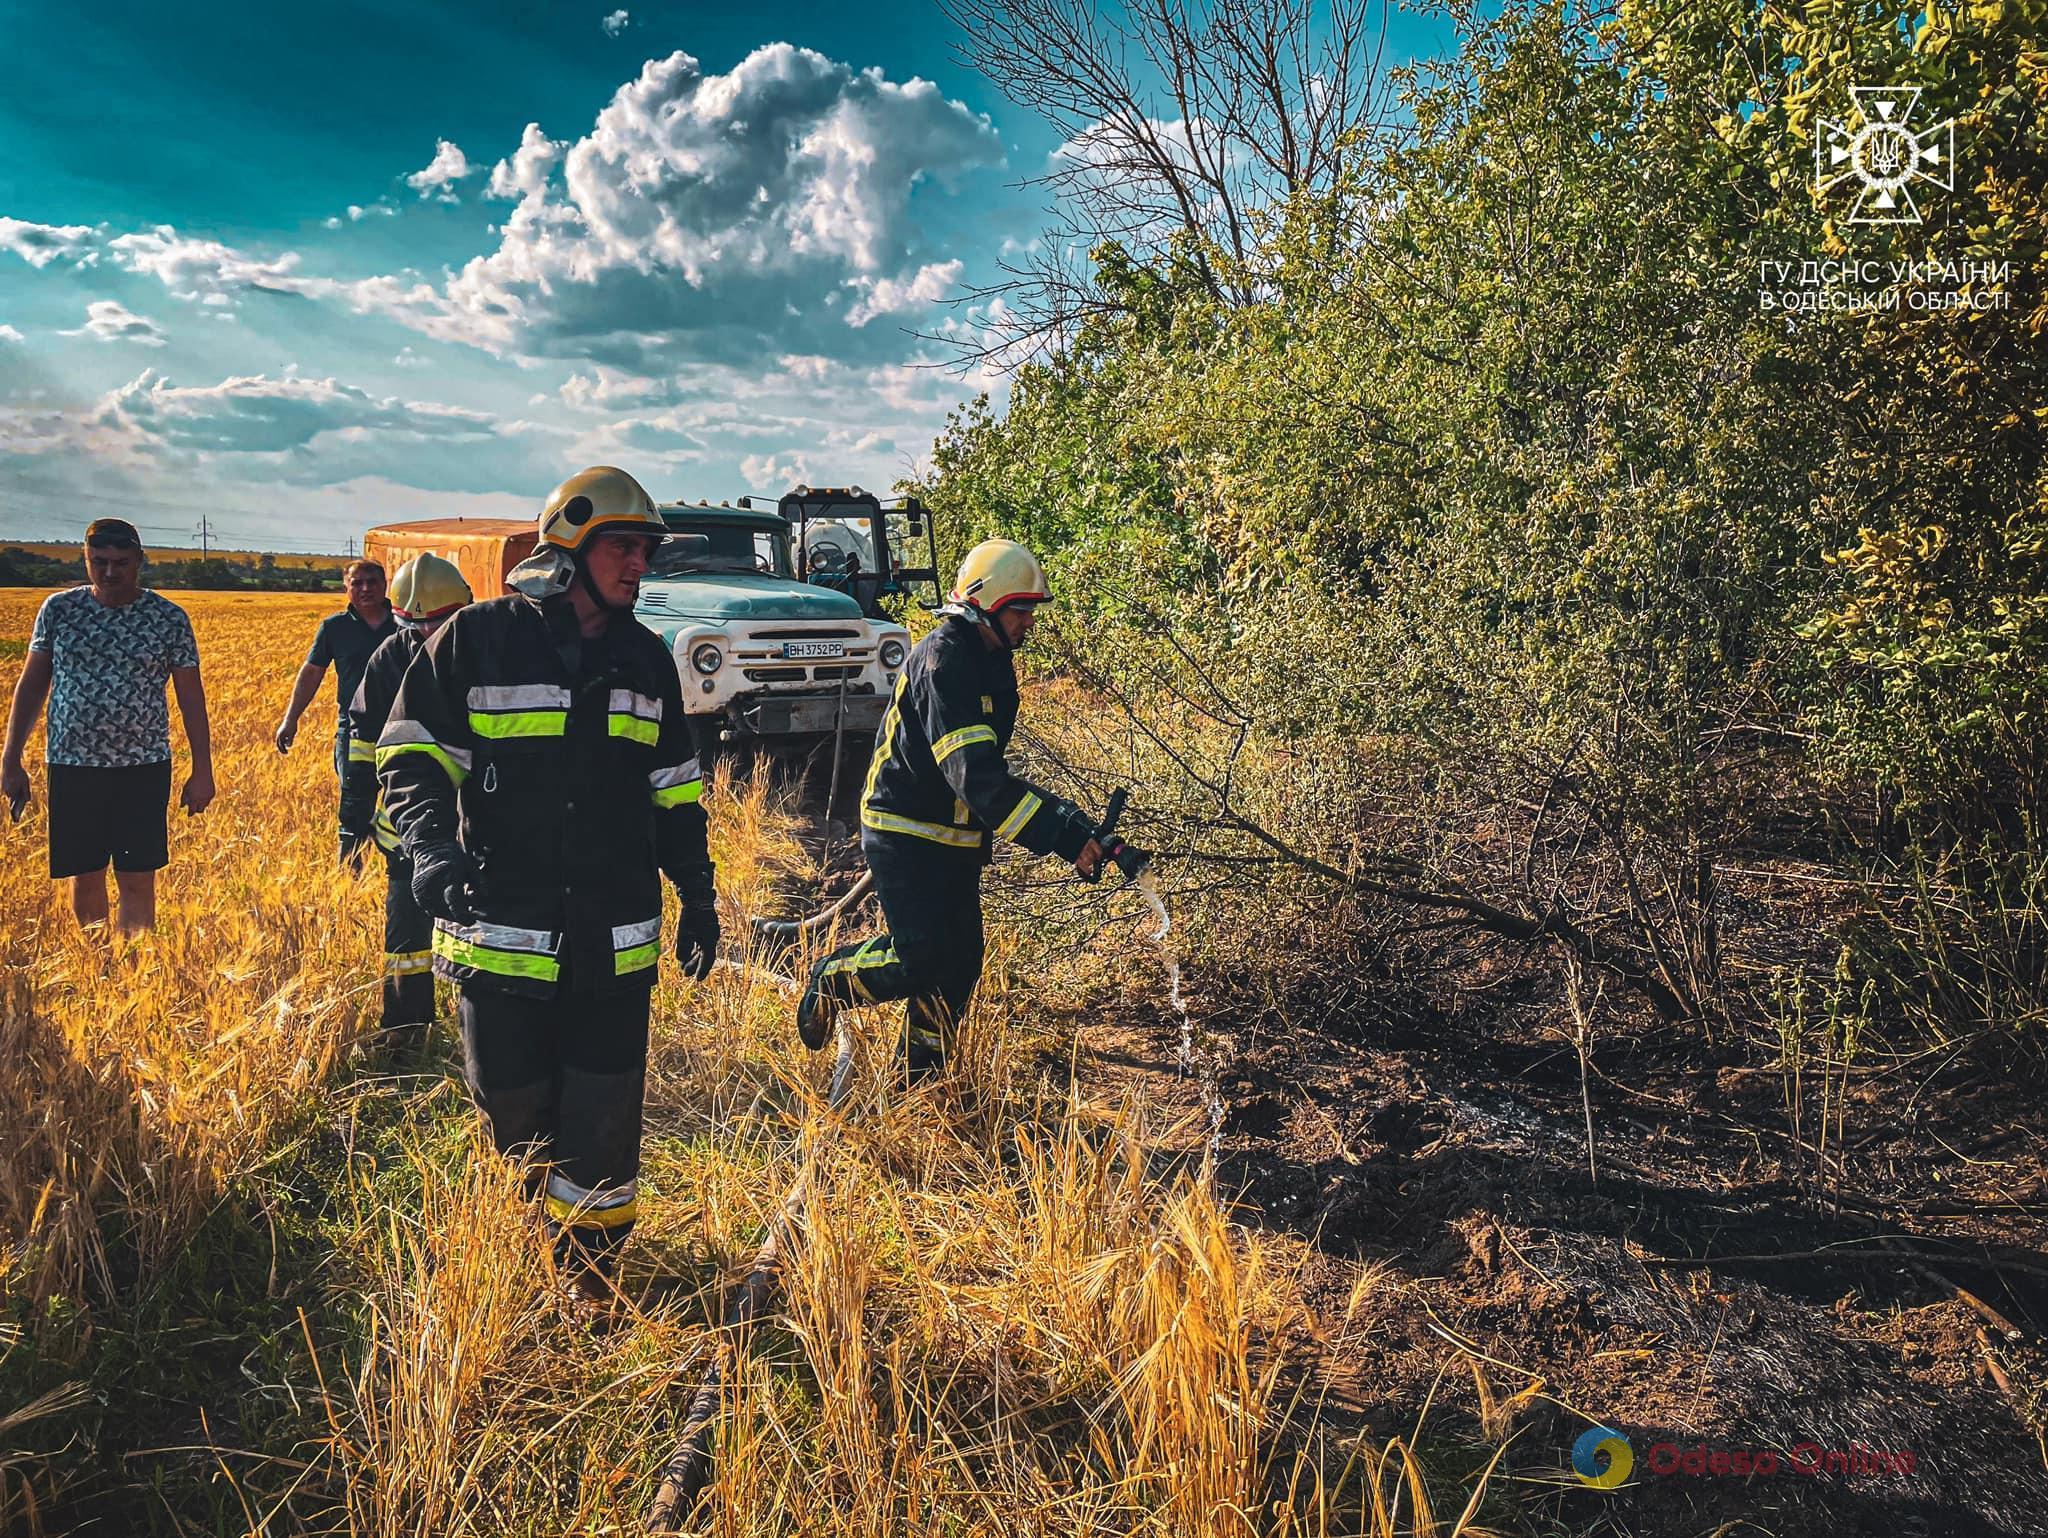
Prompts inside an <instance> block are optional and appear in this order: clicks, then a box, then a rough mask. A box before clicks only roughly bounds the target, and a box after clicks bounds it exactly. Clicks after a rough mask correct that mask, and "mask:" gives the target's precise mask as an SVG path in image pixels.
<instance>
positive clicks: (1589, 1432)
mask: <svg viewBox="0 0 2048 1538" xmlns="http://www.w3.org/2000/svg"><path fill="white" fill-rule="evenodd" d="M1635 1466H1636V1455H1635V1449H1634V1448H1632V1447H1630V1446H1629V1445H1628V1438H1627V1437H1625V1436H1623V1435H1622V1434H1621V1433H1620V1432H1619V1431H1616V1430H1615V1429H1614V1428H1613V1427H1612V1426H1589V1427H1587V1428H1586V1430H1585V1431H1584V1432H1583V1433H1582V1434H1581V1435H1580V1437H1579V1439H1578V1441H1576V1442H1574V1443H1572V1472H1573V1473H1575V1474H1577V1475H1578V1476H1579V1478H1580V1479H1582V1480H1583V1481H1585V1482H1586V1483H1587V1484H1589V1485H1591V1486H1592V1487H1593V1488H1594V1489H1596V1490H1612V1489H1613V1488H1614V1487H1615V1486H1616V1485H1618V1484H1620V1483H1621V1482H1622V1481H1623V1480H1624V1479H1627V1478H1628V1476H1629V1475H1630V1474H1631V1473H1632V1472H1633V1471H1634V1469H1635Z"/></svg>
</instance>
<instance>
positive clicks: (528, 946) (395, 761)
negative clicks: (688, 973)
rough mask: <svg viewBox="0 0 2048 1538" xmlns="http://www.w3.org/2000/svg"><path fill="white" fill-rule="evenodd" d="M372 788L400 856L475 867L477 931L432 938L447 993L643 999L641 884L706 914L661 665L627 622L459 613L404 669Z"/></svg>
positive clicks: (466, 927)
mask: <svg viewBox="0 0 2048 1538" xmlns="http://www.w3.org/2000/svg"><path fill="white" fill-rule="evenodd" d="M377 778H378V780H379V782H380V783H381V784H382V786H383V790H384V804H385V806H386V808H387V809H388V810H389V811H390V814H391V820H392V821H393V823H395V824H396V825H397V827H398V830H399V833H400V834H401V836H402V837H403V838H404V840H405V847H406V851H407V853H408V854H410V855H412V857H413V858H414V859H415V860H420V859H422V858H423V857H424V856H425V855H426V854H427V853H428V851H431V850H434V849H436V848H437V847H441V846H446V845H448V844H451V843H456V842H458V841H459V842H460V844H461V846H462V848H463V849H464V850H465V851H467V852H468V854H469V855H470V857H471V858H472V859H473V860H474V861H475V862H476V863H477V865H478V866H479V867H480V870H481V875H480V876H479V878H478V879H477V882H476V891H477V898H476V902H475V907H476V909H477V911H478V914H479V915H480V917H479V921H478V922H476V923H473V924H458V923H453V922H450V921H447V920H441V919H437V920H436V921H435V924H434V969H435V971H437V972H438V973H440V974H441V975H442V976H444V977H447V978H450V979H452V980H454V981H455V982H458V983H460V984H462V985H463V986H464V987H465V988H484V989H495V990H498V991H501V992H506V993H519V994H527V995H531V996H539V997H551V996H553V994H554V993H555V992H556V990H557V985H558V984H559V983H561V981H562V980H563V978H564V976H565V975H566V977H567V979H568V981H569V984H570V986H572V987H573V988H575V989H577V990H579V991H593V992H609V991H613V990H616V989H619V988H623V987H628V986H635V985H638V986H647V985H650V984H652V983H653V981H654V977H655V968H656V962H657V961H658V960H659V958H660V953H661V881H660V876H659V875H658V874H657V871H660V872H665V873H666V874H667V875H668V877H669V879H670V880H672V881H674V882H675V883H676V885H677V886H678V887H679V888H680V889H681V891H682V894H683V898H684V902H685V904H686V905H688V904H690V903H709V902H711V901H713V900H714V899H713V894H712V886H711V859H710V855H709V853H708V851H707V848H706V843H705V819H704V809H703V807H702V806H701V805H700V804H699V797H700V796H701V794H702V792H703V782H702V779H701V778H700V776H699V773H698V768H697V758H696V751H695V747H694V739H693V737H692V735H691V731H690V724H689V722H688V721H687V720H686V719H685V718H684V715H683V699H682V690H681V687H680V685H679V684H678V682H677V679H676V669H675V664H674V663H673V662H672V661H671V660H670V659H669V655H668V651H667V648H665V647H664V646H663V645H662V644H661V642H660V641H659V640H658V639H656V637H655V636H654V634H653V632H651V631H649V630H648V629H647V628H646V627H645V626H643V625H641V624H640V623H639V622H638V621H637V620H635V619H633V618H632V616H630V615H627V614H621V615H617V616H615V617H614V618H613V620H612V622H611V625H610V626H609V628H608V629H607V630H606V631H605V633H604V634H603V635H601V636H597V637H595V638H591V639H587V640H586V639H584V638H583V637H581V636H580V635H579V634H578V632H577V627H576V617H575V611H574V609H572V608H571V607H570V604H569V601H568V599H567V598H566V597H561V596H557V597H553V598H550V599H547V600H544V601H543V602H541V603H536V602H535V601H534V600H533V599H531V598H526V597H522V596H519V595H513V596H511V597H506V598H495V599H491V600H490V601H488V602H485V603H478V604H471V605H470V606H469V607H467V608H464V609H461V610H459V611H458V612H457V613H456V614H455V615H454V616H453V617H452V618H451V619H450V620H449V621H448V622H447V623H446V624H445V625H443V626H442V627H441V628H440V630H438V631H436V632H435V634H434V637H433V639H432V640H430V641H429V642H427V644H426V646H425V648H424V649H423V650H422V651H421V652H420V655H419V657H418V659H417V660H416V661H415V662H414V663H413V665H412V666H411V667H410V668H408V669H407V670H406V673H405V677H404V681H403V682H402V683H401V684H400V685H399V688H398V698H397V702H396V703H395V704H394V705H393V707H392V710H391V716H390V719H389V720H388V721H386V723H385V725H384V730H383V732H382V733H381V734H380V735H379V736H378V739H377Z"/></svg>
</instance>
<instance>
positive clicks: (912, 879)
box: [796, 539, 1145, 1082]
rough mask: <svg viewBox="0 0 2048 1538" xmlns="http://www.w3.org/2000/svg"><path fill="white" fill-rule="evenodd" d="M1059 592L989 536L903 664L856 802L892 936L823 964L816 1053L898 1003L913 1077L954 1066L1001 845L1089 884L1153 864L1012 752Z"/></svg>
mask: <svg viewBox="0 0 2048 1538" xmlns="http://www.w3.org/2000/svg"><path fill="white" fill-rule="evenodd" d="M1051 597H1052V594H1051V592H1050V591H1049V590H1048V588H1047V586H1046V581H1045V571H1044V568H1043V567H1041V566H1040V565H1039V564H1038V561H1037V559H1036V558H1035V557H1034V556H1033V555H1032V554H1031V552H1030V551H1029V550H1026V549H1025V548H1024V547H1023V546H1022V545H1020V544H1017V543H1016V542H1015V541H1013V540H1007V539H991V540H985V541H983V542H982V543H981V544H979V545H976V546H975V547H974V549H972V550H970V551H969V552H968V553H967V559H966V560H964V561H963V562H961V564H960V573H959V576H958V577H957V578H956V579H955V580H954V583H953V590H952V592H951V594H950V595H949V597H948V601H947V603H946V604H945V606H944V607H943V608H941V609H940V611H939V612H940V613H941V614H943V615H944V616H946V617H945V618H944V619H943V620H942V621H941V622H940V624H939V626H938V628H936V629H935V630H933V631H932V632H931V634H929V635H927V636H926V637H925V638H924V639H923V640H922V641H920V642H918V643H917V645H916V647H915V648H913V649H912V651H911V653H910V657H909V659H908V660H907V661H906V662H905V663H904V667H903V672H902V673H901V674H900V675H899V676H898V678H897V682H896V695H895V698H894V699H893V700H892V701H891V702H890V705H889V709H888V712H887V713H886V714H885V715H884V716H883V718H882V724H881V726H880V728H879V729H878V731H877V733H876V737H875V753H874V758H873V761H872V762H871V763H870V765H869V767H868V777H867V784H866V787H865V788H864V789H863V790H862V792H861V799H860V821H861V851H862V853H863V854H865V855H866V856H867V862H868V869H869V870H870V871H872V872H873V873H874V878H875V895H876V897H877V898H879V899H880V901H881V904H882V916H883V918H884V920H885V921H886V923H887V924H888V933H887V934H883V935H877V936H875V937H874V938H873V939H869V940H864V941H861V942H859V943H857V944H853V945H848V946H844V947H842V948H841V949H839V950H837V951H834V952H833V953H832V954H831V955H829V956H827V957H825V958H824V959H823V960H822V961H820V962H819V963H818V964H817V966H816V967H815V968H814V969H813V970H812V972H811V977H810V982H809V985H808V986H807V987H806V988H805V990H804V994H803V997H802V999H801V1000H800V1001H799V1002H798V1004H797V1017H796V1019H797V1033H798V1035H799V1036H800V1037H802V1039H803V1043H804V1045H805V1046H807V1047H809V1048H811V1049H812V1050H814V1051H815V1050H816V1049H817V1048H819V1047H821V1046H823V1045H824V1044H825V1040H826V1038H827V1037H828V1036H829V1035H830V1034H831V1030H832V1024H833V1020H834V1018H835V1016H836V1014H837V1012H838V1010H839V1009H840V1008H842V1007H845V1006H848V1005H862V1004H881V1003H886V1002H888V1001H890V1000H894V999H902V1000H905V1001H906V1004H905V1009H904V1030H903V1040H902V1062H903V1067H904V1071H905V1075H906V1077H907V1078H908V1079H909V1080H910V1081H912V1082H915V1081H917V1080H919V1079H922V1078H925V1077H926V1076H928V1075H930V1074H932V1073H934V1072H935V1071H937V1070H938V1069H939V1068H940V1067H942V1066H943V1065H944V1062H945V1059H946V1054H947V1052H948V1051H949V1050H950V1049H951V1047H952V1042H953V1034H954V1029H955V1027H956V1026H957V1025H958V1023H959V1020H960V1017H961V1015H962V1014H963V1013H964V1012H965V1010H966V1008H967V1002H968V1000H969V999H970V998H971V997H972V996H973V993H974V987H975V984H976V983H977V982H978V981H979V980H980V978H981V963H982V925H981V869H982V867H983V866H984V865H986V864H987V863H988V862H989V859H990V857H991V846H992V842H993V840H994V839H995V838H1004V839H1010V840H1013V841H1014V842H1016V843H1018V844H1020V845H1022V846H1023V847H1024V848H1026V849H1028V850H1030V851H1031V852H1032V853H1033V854H1040V855H1044V854H1056V855H1058V856H1059V857H1060V858H1061V859H1063V860H1068V861H1071V862H1072V863H1073V866H1074V868H1075V870H1077V871H1079V872H1080V873H1081V875H1082V876H1084V877H1086V878H1088V879H1089V880H1093V879H1094V878H1095V875H1096V873H1097V871H1098V870H1099V869H1100V867H1101V864H1102V861H1103V859H1104V858H1105V856H1108V857H1109V858H1112V859H1115V860H1117V861H1118V863H1119V864H1120V865H1121V866H1122V867H1123V868H1124V869H1125V870H1126V872H1127V873H1128V872H1134V871H1136V870H1138V869H1139V868H1141V867H1142V865H1143V862H1144V858H1145V857H1144V855H1143V854H1142V852H1140V851H1138V850H1135V849H1132V848H1131V847H1130V846H1129V845H1126V844H1124V843H1122V842H1121V841H1120V840H1117V841H1113V843H1112V847H1111V848H1109V849H1107V850H1105V848H1104V847H1103V845H1102V843H1100V842H1099V841H1098V840H1097V839H1096V838H1095V837H1094V828H1095V826H1096V823H1095V820H1094V819H1093V818H1091V817H1089V816H1088V815H1087V814H1086V813H1084V812H1083V811H1082V810H1081V809H1080V808H1079V807H1077V806H1075V805H1074V804H1073V803H1072V802H1071V801H1063V800H1061V799H1060V798H1059V797H1057V796H1054V795H1052V794H1050V793H1048V792H1046V791H1043V790H1040V789H1038V788H1037V787H1035V786H1033V785H1029V784H1027V783H1025V782H1024V781H1023V780H1020V779H1018V778H1017V777H1016V776H1015V775H1013V774H1011V773H1010V770H1009V766H1008V765H1007V764H1006V763H1005V762H1004V760H1003V750H1004V748H1005V747H1007V746H1008V744H1009V741H1010V733H1011V731H1012V730H1013V729H1014V728H1015V726H1016V724H1017V674H1016V669H1015V667H1014V666H1013V664H1012V660H1011V659H1012V657H1013V655H1014V654H1015V652H1016V650H1017V648H1018V647H1019V646H1021V645H1022V644H1023V642H1024V638H1025V637H1026V636H1027V635H1029V634H1030V633H1031V627H1032V625H1033V624H1035V623H1036V621H1037V613H1038V606H1039V605H1040V604H1042V603H1046V602H1049V601H1050V599H1051Z"/></svg>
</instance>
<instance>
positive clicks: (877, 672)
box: [633, 502, 910, 747]
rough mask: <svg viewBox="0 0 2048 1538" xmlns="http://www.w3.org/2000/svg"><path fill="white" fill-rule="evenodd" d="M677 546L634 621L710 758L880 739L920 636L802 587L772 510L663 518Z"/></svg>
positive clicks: (704, 509)
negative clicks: (775, 745) (670, 677)
mask: <svg viewBox="0 0 2048 1538" xmlns="http://www.w3.org/2000/svg"><path fill="white" fill-rule="evenodd" d="M659 510H660V513H661V517H662V521H663V522H664V523H666V524H667V525H668V527H669V533H670V538H669V539H668V540H667V541H666V542H665V543H664V544H663V545H662V546H661V548H660V549H659V550H657V551H656V552H655V558H654V568H653V570H652V571H650V572H649V573H648V574H647V576H646V577H645V578H644V579H642V581H641V583H640V598H639V602H638V603H637V604H635V605H634V611H633V612H634V615H635V617H636V618H638V619H639V621H640V622H641V623H642V624H643V625H645V626H647V627H648V629H650V630H652V631H654V633H655V634H656V635H658V636H660V637H661V639H662V641H663V643H664V644H665V645H667V647H668V649H669V652H670V655H672V656H673V657H674V658H675V662H676V671H677V673H678V674H679V675H680V676H681V678H682V685H683V701H684V706H685V709H686V710H687V711H688V713H689V715H690V718H691V724H692V725H693V726H694V727H695V728H696V730H697V739H698V741H699V743H700V744H702V745H704V746H707V747H708V746H711V745H713V744H715V743H719V742H739V741H746V740H755V741H766V742H777V741H798V740H803V739H811V740H815V739H817V738H820V737H826V736H831V735H834V734H835V733H837V734H841V735H842V736H843V737H844V738H845V739H846V740H849V741H859V740H862V739H864V738H868V737H872V736H873V735H874V732H875V728H876V727H877V726H878V725H880V723H881V719H882V713H883V711H884V710H885V709H887V707H888V703H889V699H890V697H891V696H892V695H893V694H894V692H895V688H896V678H897V675H898V674H899V673H900V672H901V671H902V668H903V661H904V658H905V657H907V656H908V655H909V654H910V633H909V632H908V631H907V630H905V629H904V628H903V627H902V626H901V625H898V624H896V623H895V622H894V621H893V620H890V619H888V618H886V617H882V618H876V617H874V616H871V615H868V614H865V613H863V612H862V606H861V603H860V601H859V599H858V598H856V597H855V596H853V595H852V594H850V593H846V592H841V591H835V590H834V589H832V588H828V587H819V586H816V585H814V584H812V583H809V582H806V581H804V580H802V578H801V577H800V576H799V575H798V568H797V563H796V559H795V557H794V555H793V552H792V549H791V539H790V533H791V531H790V525H789V524H788V522H787V521H785V520H784V518H783V517H782V516H781V514H780V513H776V512H769V511H767V510H766V509H765V508H764V509H753V508H745V507H734V506H732V505H730V504H724V503H721V504H719V505H717V506H713V505H711V504H709V503H705V502H699V503H696V504H694V505H692V504H689V503H670V504H664V505H662V506H661V507H660V509H659Z"/></svg>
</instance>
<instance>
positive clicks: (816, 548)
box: [804, 518, 875, 582]
mask: <svg viewBox="0 0 2048 1538" xmlns="http://www.w3.org/2000/svg"><path fill="white" fill-rule="evenodd" d="M804 564H805V566H807V567H808V568H809V569H810V575H811V580H812V581H813V582H819V581H824V580H827V579H830V578H833V577H841V576H855V575H858V574H860V573H863V572H864V573H867V574H868V575H870V576H872V575H873V574H874V571H875V542H874V541H873V540H872V539H870V538H869V537H868V533H867V530H866V529H864V528H862V527H860V526H859V525H857V524H852V523H841V522H840V521H839V520H838V519H836V518H828V519H824V520H819V519H813V520H811V522H810V523H809V524H807V525H806V526H805V528H804Z"/></svg>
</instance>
